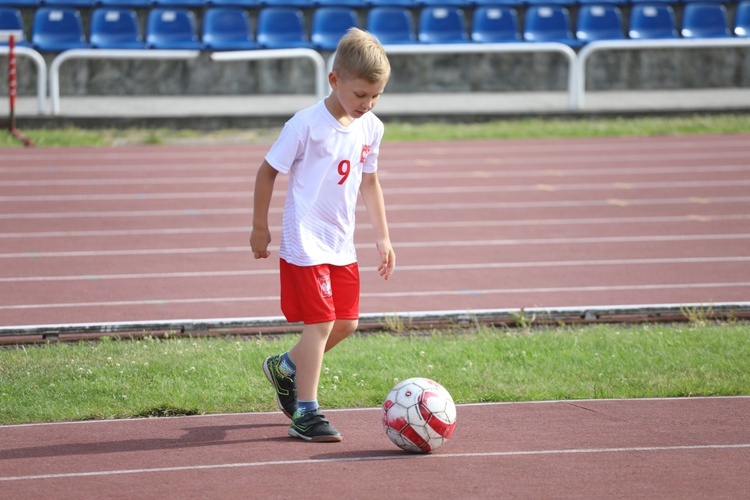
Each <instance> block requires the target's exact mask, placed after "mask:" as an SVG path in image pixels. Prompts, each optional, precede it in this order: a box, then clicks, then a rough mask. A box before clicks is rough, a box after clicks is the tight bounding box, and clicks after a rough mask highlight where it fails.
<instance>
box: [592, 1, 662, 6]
mask: <svg viewBox="0 0 750 500" xmlns="http://www.w3.org/2000/svg"><path fill="white" fill-rule="evenodd" d="M657 1H658V0H657ZM675 1H676V0H675ZM630 3H632V1H631V0H578V5H616V6H618V7H622V6H625V5H628V4H630Z"/></svg>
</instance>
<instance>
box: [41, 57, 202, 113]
mask: <svg viewBox="0 0 750 500" xmlns="http://www.w3.org/2000/svg"><path fill="white" fill-rule="evenodd" d="M199 54H200V51H198V50H152V49H71V50H66V51H64V52H61V53H60V54H59V55H57V57H55V58H54V59H53V60H52V63H51V64H50V67H49V95H50V101H51V103H52V114H53V115H59V114H60V66H61V65H62V63H64V62H65V61H69V60H71V59H163V60H175V59H176V60H189V59H196V58H197V57H198V55H199Z"/></svg>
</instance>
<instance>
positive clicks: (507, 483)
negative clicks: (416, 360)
mask: <svg viewBox="0 0 750 500" xmlns="http://www.w3.org/2000/svg"><path fill="white" fill-rule="evenodd" d="M326 415H327V417H328V418H330V419H331V421H332V422H333V423H334V424H335V425H336V427H337V428H338V429H339V430H340V431H341V432H342V435H343V436H344V440H343V441H342V442H341V443H322V444H321V443H306V442H303V441H300V440H297V439H291V438H289V437H288V436H287V435H286V433H287V428H288V425H289V421H288V419H286V417H284V416H283V415H282V414H281V413H280V412H278V413H273V414H270V413H252V414H234V415H207V416H198V417H181V418H160V419H133V420H110V421H88V422H74V423H57V424H41V425H21V426H13V425H11V426H0V491H2V494H0V496H2V497H3V498H24V499H26V498H55V499H68V498H69V499H76V500H77V499H80V498H110V499H119V498H122V499H132V498H180V499H191V498H290V499H291V498H310V499H327V498H347V499H350V498H352V499H353V498H357V499H360V498H362V499H370V498H372V499H375V498H414V499H441V498H493V499H496V498H533V499H537V498H597V499H608V498H659V499H679V500H684V499H693V498H695V499H704V498H747V495H748V492H750V399H749V398H747V397H735V398H696V399H690V398H684V399H640V400H633V399H631V400H597V401H558V402H554V401H551V402H539V403H500V404H484V405H460V406H459V407H458V412H457V415H458V417H457V422H456V429H455V432H454V433H453V436H452V437H451V439H450V440H448V441H447V442H446V443H445V444H444V445H443V446H442V447H440V448H439V449H438V450H437V451H436V452H434V453H432V454H429V455H409V454H407V453H405V452H402V451H401V450H399V449H398V448H396V447H395V446H393V445H392V444H391V443H390V441H388V439H387V438H386V436H385V433H384V432H383V429H382V427H381V425H380V422H379V417H380V411H379V410H378V409H359V410H332V411H328V412H326Z"/></svg>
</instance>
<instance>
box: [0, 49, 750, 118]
mask: <svg viewBox="0 0 750 500" xmlns="http://www.w3.org/2000/svg"><path fill="white" fill-rule="evenodd" d="M723 47H748V48H750V38H717V39H689V40H688V39H667V40H611V41H596V42H591V43H588V44H587V45H585V46H584V47H583V48H582V49H581V50H580V52H579V53H578V54H576V53H575V52H574V51H573V50H572V49H571V48H570V47H568V46H567V45H564V44H562V43H535V42H519V43H488V44H472V43H466V44H460V43H458V44H418V43H415V44H407V45H386V46H385V49H386V52H387V53H388V54H414V55H419V54H470V53H471V54H483V53H498V54H500V53H520V52H527V53H539V52H553V53H559V54H562V55H563V56H564V57H565V58H566V59H567V62H568V82H567V94H568V106H567V107H568V109H569V110H571V111H575V110H582V109H584V107H585V93H586V66H587V64H586V63H587V61H588V59H589V57H591V55H592V54H594V53H596V52H601V51H609V50H649V49H695V48H723ZM7 53H8V48H7V47H2V46H0V55H2V54H7ZM16 53H17V54H18V55H19V56H26V57H30V58H32V59H33V60H34V62H35V64H36V66H37V79H38V85H37V87H38V92H37V94H38V95H37V100H38V103H39V106H38V108H39V109H38V113H39V114H40V115H41V114H45V113H46V112H47V110H46V85H47V81H49V96H50V101H51V108H52V109H51V113H52V114H53V115H59V114H60V76H59V73H60V66H61V65H62V64H63V63H64V62H65V61H68V60H71V59H178V60H179V59H182V60H187V59H195V58H196V57H198V54H199V51H192V50H150V49H146V50H138V49H136V50H121V49H73V50H67V51H64V52H61V53H60V54H59V55H58V56H57V57H55V59H54V60H53V61H52V63H51V64H50V68H49V71H47V67H46V65H45V62H44V59H43V58H42V56H41V55H40V54H39V53H38V52H37V51H35V50H33V49H30V48H28V47H16ZM334 55H335V54H334ZM334 55H332V56H331V57H330V58H329V59H328V61H327V63H326V61H325V60H324V59H323V56H321V55H320V53H318V52H317V51H315V50H312V49H269V50H247V51H229V52H214V53H212V54H211V60H212V61H217V62H222V61H246V60H261V59H289V58H306V59H309V60H311V61H312V62H313V64H314V66H315V94H316V97H317V98H319V99H322V98H323V97H325V96H326V95H327V93H328V89H329V87H328V79H327V71H326V70H330V67H331V64H332V62H333V57H334ZM48 75H49V76H48Z"/></svg>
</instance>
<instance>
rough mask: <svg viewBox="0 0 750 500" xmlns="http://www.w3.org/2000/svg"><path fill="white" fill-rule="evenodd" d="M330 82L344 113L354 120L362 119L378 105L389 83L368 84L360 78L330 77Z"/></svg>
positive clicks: (334, 75) (332, 75)
mask: <svg viewBox="0 0 750 500" xmlns="http://www.w3.org/2000/svg"><path fill="white" fill-rule="evenodd" d="M329 82H330V84H331V88H332V89H333V91H334V93H335V94H336V97H337V98H338V101H339V103H340V104H341V107H342V108H343V111H344V112H345V113H346V114H347V115H349V116H351V117H352V118H360V117H362V116H363V115H364V114H365V113H367V112H368V111H370V110H371V109H372V108H374V107H375V105H376V104H377V103H378V99H379V98H380V95H381V94H382V93H383V91H384V90H385V85H386V83H388V82H387V81H382V82H375V83H372V82H368V81H367V80H362V79H359V78H341V77H339V76H338V75H337V74H336V73H331V74H330V75H329Z"/></svg>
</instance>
